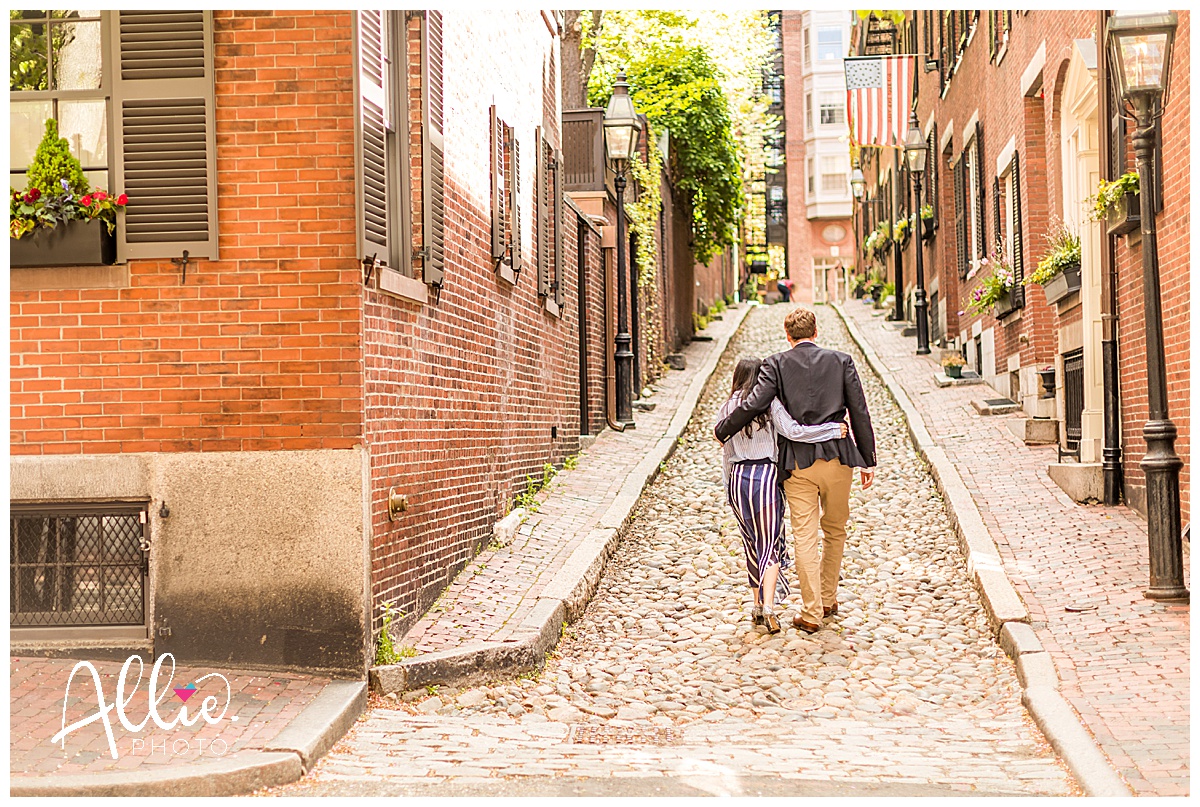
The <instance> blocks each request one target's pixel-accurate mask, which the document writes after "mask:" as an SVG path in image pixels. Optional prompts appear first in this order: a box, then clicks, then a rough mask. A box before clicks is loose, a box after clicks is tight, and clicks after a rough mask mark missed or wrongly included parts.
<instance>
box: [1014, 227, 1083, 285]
mask: <svg viewBox="0 0 1200 807" xmlns="http://www.w3.org/2000/svg"><path fill="white" fill-rule="evenodd" d="M1082 259H1083V252H1082V250H1081V249H1080V244H1079V236H1078V235H1076V234H1075V233H1073V232H1071V231H1070V230H1069V229H1067V227H1066V226H1064V225H1062V224H1060V225H1059V226H1058V227H1057V228H1056V229H1055V230H1054V231H1053V232H1052V233H1051V235H1050V239H1049V243H1048V245H1047V249H1046V254H1045V255H1043V256H1042V258H1041V260H1039V261H1038V265H1037V268H1036V269H1034V270H1033V272H1031V273H1030V275H1029V277H1027V278H1025V280H1024V283H1025V285H1029V284H1030V283H1036V284H1038V285H1039V286H1044V285H1046V283H1048V282H1049V281H1051V280H1053V279H1054V278H1055V277H1058V276H1059V275H1061V274H1062V273H1063V272H1064V271H1070V270H1071V269H1072V268H1074V270H1075V271H1076V272H1078V271H1079V265H1080V263H1081V262H1082Z"/></svg>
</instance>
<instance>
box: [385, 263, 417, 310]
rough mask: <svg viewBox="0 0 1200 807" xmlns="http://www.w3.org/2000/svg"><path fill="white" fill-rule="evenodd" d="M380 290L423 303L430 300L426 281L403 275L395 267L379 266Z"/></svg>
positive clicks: (403, 298) (393, 295)
mask: <svg viewBox="0 0 1200 807" xmlns="http://www.w3.org/2000/svg"><path fill="white" fill-rule="evenodd" d="M379 290H380V291H381V292H383V293H384V294H389V295H391V296H392V297H398V298H400V299H401V300H408V301H409V302H413V303H420V304H421V305H424V304H425V303H427V302H429V289H428V288H427V287H426V286H425V284H424V283H422V282H421V281H419V280H415V279H413V278H411V277H407V276H405V275H402V274H400V273H399V272H397V271H396V270H395V269H386V268H384V267H380V268H379Z"/></svg>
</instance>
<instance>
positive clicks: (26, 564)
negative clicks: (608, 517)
mask: <svg viewBox="0 0 1200 807" xmlns="http://www.w3.org/2000/svg"><path fill="white" fill-rule="evenodd" d="M144 519H145V510H144V509H143V507H142V506H140V505H124V506H108V505H93V506H89V507H86V508H85V507H70V506H65V507H64V506H58V505H37V506H19V505H14V506H13V507H12V508H11V512H10V515H9V573H10V574H9V579H10V604H9V616H10V619H11V626H12V627H34V626H37V627H45V626H57V625H72V626H85V625H141V624H144V622H145V575H146V554H145V552H144V551H143V549H142V547H143V546H144V545H145V544H144V543H143V537H144V535H145V525H144V524H143V521H144Z"/></svg>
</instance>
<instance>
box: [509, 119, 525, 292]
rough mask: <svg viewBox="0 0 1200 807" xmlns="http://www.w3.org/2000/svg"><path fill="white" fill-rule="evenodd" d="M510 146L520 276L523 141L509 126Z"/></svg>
mask: <svg viewBox="0 0 1200 807" xmlns="http://www.w3.org/2000/svg"><path fill="white" fill-rule="evenodd" d="M506 139H507V140H508V143H509V148H511V149H512V154H511V158H512V159H511V163H512V164H511V168H510V170H509V174H508V187H509V196H508V203H509V209H510V210H511V211H512V233H511V237H512V246H511V250H512V270H513V274H514V275H516V276H517V277H518V278H520V276H521V270H522V269H523V268H525V264H524V263H523V262H522V260H521V141H519V140H518V139H517V130H516V129H514V128H513V127H511V126H509V127H508V137H507V138H506Z"/></svg>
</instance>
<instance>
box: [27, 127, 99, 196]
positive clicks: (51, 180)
mask: <svg viewBox="0 0 1200 807" xmlns="http://www.w3.org/2000/svg"><path fill="white" fill-rule="evenodd" d="M63 179H65V180H66V181H67V187H68V188H69V189H70V190H71V192H72V193H75V194H85V193H87V192H88V181H87V177H85V176H84V175H83V167H82V166H81V165H80V164H79V160H77V159H75V157H74V156H73V155H72V154H71V144H70V143H68V142H67V139H66V138H65V137H59V136H58V121H56V120H54V118H50V119H48V120H47V121H46V134H45V135H44V136H43V137H42V142H41V143H39V144H38V147H37V151H36V152H35V153H34V155H33V162H32V163H31V164H30V166H29V186H28V187H29V189H30V190H32V189H33V188H37V189H38V190H39V191H41V192H42V193H43V194H61V193H62V192H63V188H62V184H61V182H60V180H63Z"/></svg>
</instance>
